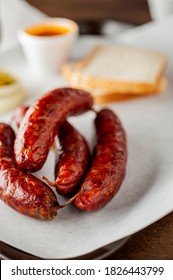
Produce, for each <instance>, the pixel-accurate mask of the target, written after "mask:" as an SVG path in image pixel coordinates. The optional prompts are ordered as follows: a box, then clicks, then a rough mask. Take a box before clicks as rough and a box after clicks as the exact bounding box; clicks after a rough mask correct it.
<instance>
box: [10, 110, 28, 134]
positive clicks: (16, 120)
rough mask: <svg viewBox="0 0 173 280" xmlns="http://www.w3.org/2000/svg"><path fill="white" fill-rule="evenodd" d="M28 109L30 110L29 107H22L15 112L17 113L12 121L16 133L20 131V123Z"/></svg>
mask: <svg viewBox="0 0 173 280" xmlns="http://www.w3.org/2000/svg"><path fill="white" fill-rule="evenodd" d="M28 109H29V106H27V105H21V106H19V107H18V108H17V109H16V110H15V112H14V114H13V116H12V119H11V126H12V128H13V129H15V130H16V131H18V129H19V126H20V123H21V121H22V119H23V118H24V116H25V114H26V112H27V111H28Z"/></svg>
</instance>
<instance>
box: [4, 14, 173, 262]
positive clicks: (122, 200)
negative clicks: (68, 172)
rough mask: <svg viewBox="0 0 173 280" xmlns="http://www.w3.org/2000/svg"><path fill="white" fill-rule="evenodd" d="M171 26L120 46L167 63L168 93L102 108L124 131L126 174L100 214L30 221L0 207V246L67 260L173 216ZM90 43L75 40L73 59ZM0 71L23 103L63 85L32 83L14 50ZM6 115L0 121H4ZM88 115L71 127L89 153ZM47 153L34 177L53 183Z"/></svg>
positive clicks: (141, 31)
mask: <svg viewBox="0 0 173 280" xmlns="http://www.w3.org/2000/svg"><path fill="white" fill-rule="evenodd" d="M172 28H173V19H172V18H170V19H168V20H167V21H165V22H163V23H161V24H154V25H147V26H145V27H141V28H137V29H135V30H134V31H131V32H128V33H127V34H126V35H125V36H123V37H122V38H121V41H123V42H126V43H130V44H133V45H141V46H145V47H149V48H152V49H156V50H160V51H162V52H164V53H165V54H166V55H167V56H168V59H169V67H168V71H167V79H168V82H169V83H168V89H167V91H166V92H164V94H162V95H160V96H153V97H148V98H143V99H139V100H133V101H129V102H123V103H112V104H109V107H110V108H111V109H112V110H114V111H115V112H117V114H118V115H119V117H120V119H121V120H122V123H123V125H124V127H125V129H126V131H127V137H128V151H129V157H128V164H127V175H126V178H125V181H124V182H123V185H122V187H121V189H120V191H119V193H118V194H117V196H116V197H115V198H114V199H113V200H112V201H111V202H110V203H109V204H107V205H106V206H105V207H104V208H103V209H101V210H99V211H95V212H92V213H84V212H81V211H79V210H78V209H75V208H74V207H73V206H70V207H67V208H66V209H63V210H61V211H60V212H59V215H58V216H57V218H56V219H55V220H54V221H51V222H50V221H48V222H43V221H37V220H34V219H31V218H29V217H26V216H23V215H20V214H18V213H17V212H15V211H14V210H12V209H10V208H9V207H7V206H6V205H5V204H4V203H3V202H0V217H1V218H0V239H1V240H2V241H4V242H5V243H7V244H10V245H12V246H14V247H16V248H18V249H21V250H23V251H26V252H28V253H31V254H33V255H36V256H38V257H42V258H59V259H61V258H74V257H77V256H81V255H84V254H87V253H90V252H92V251H94V250H96V249H98V248H101V247H103V246H106V245H107V244H110V243H112V242H116V241H118V240H120V239H122V238H125V237H127V236H129V235H131V234H133V233H135V232H137V231H139V230H141V229H142V228H144V227H146V226H148V225H149V224H151V223H153V222H155V221H156V220H158V219H160V218H161V217H163V216H164V215H166V214H167V213H169V212H171V211H172V210H173V187H172V185H173V176H172V174H173V129H172V123H173V87H172V78H173V52H172V50H173V37H172V31H171V30H172ZM97 42H98V41H97V38H93V39H92V38H91V37H86V38H85V37H84V38H81V40H80V41H79V43H78V45H77V46H76V49H75V54H74V55H75V56H80V55H82V54H83V53H84V52H85V51H87V50H88V49H89V48H90V47H92V46H93V45H95V44H96V43H97ZM0 66H1V67H3V68H6V69H7V70H12V72H15V74H16V73H17V74H18V75H19V76H20V77H21V78H22V81H23V83H24V85H25V87H26V88H27V91H28V100H27V101H26V103H28V104H29V103H31V102H32V101H33V100H34V99H37V98H38V97H39V96H40V95H41V94H43V93H44V92H45V91H47V90H49V89H53V88H54V87H60V86H64V85H65V82H64V81H63V79H62V78H61V77H52V78H51V79H48V80H45V79H44V80H42V79H41V78H40V77H39V76H38V77H33V76H32V73H29V72H28V70H27V67H26V65H25V62H24V59H23V56H22V53H21V50H20V48H16V49H13V50H11V51H9V52H7V53H4V54H3V56H1V65H0ZM10 116H11V114H8V115H5V116H2V117H1V118H0V119H1V121H9V119H10ZM93 118H94V114H92V113H87V114H84V115H82V116H80V117H77V118H71V122H72V123H73V124H74V125H75V126H76V127H77V128H78V129H79V131H80V132H81V133H83V135H85V137H86V139H87V141H88V143H89V145H90V147H92V143H93V137H94V130H93ZM53 165H54V160H53V154H50V155H49V158H48V160H47V162H46V164H45V166H44V168H43V169H42V170H41V171H40V172H38V173H37V176H40V175H41V174H43V173H44V174H45V175H46V176H47V177H49V178H50V179H52V178H53Z"/></svg>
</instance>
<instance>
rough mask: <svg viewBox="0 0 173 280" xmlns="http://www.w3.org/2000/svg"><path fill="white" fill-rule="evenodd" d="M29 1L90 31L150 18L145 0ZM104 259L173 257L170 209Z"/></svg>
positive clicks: (0, 250) (2, 250)
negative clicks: (111, 21)
mask: <svg viewBox="0 0 173 280" xmlns="http://www.w3.org/2000/svg"><path fill="white" fill-rule="evenodd" d="M28 2H30V3H31V4H33V5H34V6H36V7H37V8H39V9H40V10H41V11H43V12H45V13H47V14H48V15H50V16H64V17H68V18H71V19H74V20H77V21H78V22H79V23H80V24H81V26H82V24H83V23H85V22H89V23H91V28H95V27H96V28H95V30H94V32H93V31H92V30H90V29H88V30H90V31H91V32H89V33H97V32H100V27H101V25H100V24H99V22H100V21H101V23H102V22H104V21H105V20H106V19H108V18H109V19H116V20H120V21H124V22H129V23H132V24H136V25H140V24H143V23H145V22H148V21H150V15H149V11H148V6H147V2H146V0H140V1H139V0H95V1H94V0H81V1H80V0H65V1H60V0H59V1H58V0H49V1H47V0H42V1H40V0H28ZM81 3H82V4H81ZM106 7H107V8H106ZM108 7H109V8H108ZM108 9H109V10H108ZM94 25H95V27H94ZM158 207H159V205H158ZM0 254H1V257H2V255H5V254H6V255H7V258H11V259H30V258H31V259H32V258H34V257H32V256H28V255H27V254H24V253H23V252H20V251H16V250H14V249H13V248H11V247H8V246H6V245H5V244H4V243H1V244H0ZM107 259H115V260H116V259H118V260H124V259H128V260H141V259H147V260H150V259H151V260H152V259H153V260H154V259H165V260H173V212H172V213H170V214H168V215H167V216H165V217H164V218H162V219H160V220H159V221H157V222H156V223H154V224H152V225H150V226H149V227H147V228H145V229H143V230H141V231H140V232H137V233H136V234H134V235H133V236H131V237H130V238H129V240H128V242H127V243H126V244H125V245H124V246H123V247H122V248H121V249H119V250H118V251H117V252H115V253H114V254H112V255H110V256H109V257H108V258H107Z"/></svg>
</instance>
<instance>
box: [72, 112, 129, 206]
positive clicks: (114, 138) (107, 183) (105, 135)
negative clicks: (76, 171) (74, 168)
mask: <svg viewBox="0 0 173 280" xmlns="http://www.w3.org/2000/svg"><path fill="white" fill-rule="evenodd" d="M95 126H96V134H97V144H96V147H95V150H94V155H93V161H92V165H91V168H90V169H89V171H88V173H87V175H86V177H85V179H84V181H83V183H82V185H81V188H80V190H79V193H78V194H77V195H76V199H75V206H76V207H77V208H79V209H81V210H85V211H90V210H96V209H98V208H101V207H103V206H105V205H106V204H107V203H108V202H109V201H110V200H111V199H112V198H113V197H114V196H115V194H116V193H117V192H118V190H119V188H120V186H121V184H122V182H123V179H124V177H125V172H126V161H127V143H126V134H125V131H124V129H123V127H122V124H121V122H120V120H119V118H118V116H116V115H115V114H114V113H113V112H112V111H111V110H109V109H103V110H101V111H100V112H99V113H98V114H97V117H96V119H95Z"/></svg>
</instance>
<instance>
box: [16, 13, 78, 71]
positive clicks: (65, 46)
mask: <svg viewBox="0 0 173 280" xmlns="http://www.w3.org/2000/svg"><path fill="white" fill-rule="evenodd" d="M38 26H55V27H64V28H67V29H68V30H69V31H68V32H67V33H64V34H61V35H54V36H38V35H31V34H29V33H28V32H27V30H28V28H34V27H38ZM78 33H79V27H78V25H77V23H76V22H74V21H72V20H69V19H65V18H48V19H47V20H45V21H44V22H39V23H36V24H32V25H30V26H27V27H25V28H24V29H23V30H21V31H19V33H18V38H19V42H20V43H21V45H22V47H23V51H24V54H25V56H26V60H27V62H28V65H29V67H30V70H31V71H32V72H34V73H35V74H36V75H39V76H40V75H48V74H55V73H57V72H58V70H59V68H60V66H61V64H62V63H63V62H64V61H65V60H67V59H68V58H69V55H70V53H71V50H72V47H73V45H74V43H75V41H76V39H77V37H78Z"/></svg>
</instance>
